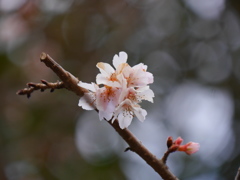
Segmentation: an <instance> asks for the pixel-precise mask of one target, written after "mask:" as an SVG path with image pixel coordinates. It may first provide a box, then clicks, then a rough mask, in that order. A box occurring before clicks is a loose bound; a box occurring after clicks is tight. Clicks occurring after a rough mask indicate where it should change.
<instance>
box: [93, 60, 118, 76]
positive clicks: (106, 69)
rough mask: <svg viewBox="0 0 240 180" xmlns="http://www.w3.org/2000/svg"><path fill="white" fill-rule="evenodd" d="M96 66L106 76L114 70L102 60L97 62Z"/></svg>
mask: <svg viewBox="0 0 240 180" xmlns="http://www.w3.org/2000/svg"><path fill="white" fill-rule="evenodd" d="M97 68H98V69H99V71H100V72H101V73H102V74H103V75H106V76H107V75H111V74H112V73H114V72H115V70H114V69H113V67H112V66H111V65H110V64H108V63H103V62H100V63H97Z"/></svg>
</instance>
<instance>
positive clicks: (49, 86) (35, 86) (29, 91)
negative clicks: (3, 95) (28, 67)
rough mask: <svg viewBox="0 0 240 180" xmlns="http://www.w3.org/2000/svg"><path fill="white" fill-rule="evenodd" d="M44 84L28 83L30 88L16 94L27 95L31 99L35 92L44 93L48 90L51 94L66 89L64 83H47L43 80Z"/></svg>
mask: <svg viewBox="0 0 240 180" xmlns="http://www.w3.org/2000/svg"><path fill="white" fill-rule="evenodd" d="M41 82H42V83H32V82H30V83H27V86H28V88H24V89H21V90H19V91H18V92H17V93H16V94H17V95H27V97H28V98H30V96H31V94H32V93H33V92H34V91H37V90H39V89H40V90H41V92H43V91H44V90H46V89H50V92H53V91H54V90H55V89H62V88H64V84H63V82H60V81H57V82H55V83H51V82H47V81H46V80H41Z"/></svg>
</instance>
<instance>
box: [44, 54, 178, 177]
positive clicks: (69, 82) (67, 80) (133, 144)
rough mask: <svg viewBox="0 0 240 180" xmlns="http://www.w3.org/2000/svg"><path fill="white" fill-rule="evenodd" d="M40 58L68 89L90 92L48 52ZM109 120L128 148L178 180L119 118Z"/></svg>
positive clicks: (159, 171) (80, 92) (162, 175)
mask: <svg viewBox="0 0 240 180" xmlns="http://www.w3.org/2000/svg"><path fill="white" fill-rule="evenodd" d="M40 60H41V61H42V62H44V63H45V65H46V66H47V67H49V68H50V69H52V70H53V71H54V72H55V73H56V74H57V76H58V77H59V78H60V79H61V80H62V81H63V85H64V87H65V88H66V89H68V90H70V91H73V92H74V93H75V94H77V95H78V96H82V95H83V94H84V93H85V92H88V91H87V90H86V89H84V88H81V87H79V86H78V82H79V80H78V79H77V78H76V77H75V76H73V75H72V74H71V73H69V72H68V71H66V70H64V69H63V68H62V67H61V66H60V65H59V64H57V63H56V62H55V61H54V60H53V59H52V58H51V57H50V56H49V55H48V54H46V53H42V54H41V56H40ZM108 122H109V124H110V125H111V126H112V127H113V128H114V129H115V130H116V131H117V132H118V134H119V135H120V136H121V137H122V138H123V139H124V140H125V141H126V142H127V143H128V145H129V148H128V149H129V150H131V151H133V152H135V153H136V154H138V155H139V156H140V157H141V158H142V159H144V160H145V161H146V163H147V164H149V165H150V166H151V167H152V168H153V169H154V170H155V171H156V172H157V173H158V174H159V175H160V176H161V177H162V178H163V179H164V180H178V178H177V177H175V176H174V175H173V174H172V173H171V172H170V171H169V170H168V167H167V166H166V165H165V164H164V163H163V161H162V160H159V159H157V158H156V156H154V155H153V154H152V153H151V152H150V151H148V149H147V148H146V147H145V146H144V145H143V144H142V143H141V142H140V141H139V140H138V139H137V138H136V137H135V136H134V135H133V134H132V133H131V132H130V131H129V130H128V129H127V128H125V129H121V128H120V127H119V124H118V121H117V120H115V121H114V122H113V123H111V122H110V121H108Z"/></svg>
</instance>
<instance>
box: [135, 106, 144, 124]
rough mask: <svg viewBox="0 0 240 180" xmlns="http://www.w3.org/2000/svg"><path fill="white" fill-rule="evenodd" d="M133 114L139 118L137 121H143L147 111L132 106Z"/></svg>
mask: <svg viewBox="0 0 240 180" xmlns="http://www.w3.org/2000/svg"><path fill="white" fill-rule="evenodd" d="M134 114H135V115H136V117H137V118H138V119H139V121H141V122H143V121H144V120H145V117H146V115H147V111H146V110H145V109H142V108H140V107H137V108H134Z"/></svg>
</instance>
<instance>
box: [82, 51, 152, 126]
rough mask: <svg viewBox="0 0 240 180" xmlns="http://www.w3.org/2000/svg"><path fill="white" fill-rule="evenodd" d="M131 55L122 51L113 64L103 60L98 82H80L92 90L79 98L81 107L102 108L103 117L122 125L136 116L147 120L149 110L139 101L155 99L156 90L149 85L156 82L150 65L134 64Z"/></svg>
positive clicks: (100, 110)
mask: <svg viewBox="0 0 240 180" xmlns="http://www.w3.org/2000/svg"><path fill="white" fill-rule="evenodd" d="M127 58H128V56H127V54H126V53H125V52H120V53H119V55H115V56H114V57H113V66H114V68H113V67H112V66H111V65H109V64H108V63H103V62H100V63H98V64H97V68H98V69H99V71H100V73H99V74H98V75H97V78H96V83H91V84H88V83H84V82H81V81H80V82H79V84H78V85H79V86H80V87H82V88H85V89H88V92H87V93H85V94H84V96H83V97H81V98H80V100H79V104H78V105H79V106H81V107H82V108H83V109H86V110H94V109H97V110H98V114H99V119H100V120H102V119H106V120H111V121H112V122H113V121H114V120H116V119H118V122H119V126H120V128H122V129H124V128H126V127H128V126H129V125H130V124H131V122H132V119H133V117H134V116H136V117H137V118H138V119H139V120H140V121H142V122H143V121H144V119H145V116H146V115H147V111H146V110H144V109H142V108H141V106H140V105H139V103H141V102H142V100H147V101H150V102H153V97H154V93H153V91H152V90H151V89H150V88H149V86H148V84H150V83H153V75H152V74H151V73H149V72H147V66H146V65H144V64H142V63H140V64H138V65H135V66H133V67H131V66H130V65H129V64H128V63H126V62H127Z"/></svg>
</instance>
